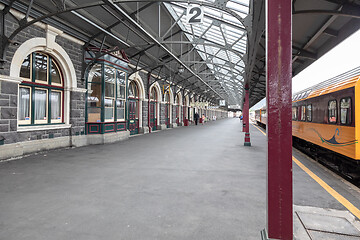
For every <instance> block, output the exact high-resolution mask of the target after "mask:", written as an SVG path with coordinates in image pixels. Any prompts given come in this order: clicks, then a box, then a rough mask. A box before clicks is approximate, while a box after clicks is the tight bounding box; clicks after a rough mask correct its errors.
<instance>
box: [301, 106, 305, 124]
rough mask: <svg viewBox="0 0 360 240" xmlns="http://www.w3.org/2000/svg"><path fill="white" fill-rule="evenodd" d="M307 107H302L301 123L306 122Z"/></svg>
mask: <svg viewBox="0 0 360 240" xmlns="http://www.w3.org/2000/svg"><path fill="white" fill-rule="evenodd" d="M305 110H306V109H305V106H301V121H305V119H306V112H305Z"/></svg>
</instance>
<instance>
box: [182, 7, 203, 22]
mask: <svg viewBox="0 0 360 240" xmlns="http://www.w3.org/2000/svg"><path fill="white" fill-rule="evenodd" d="M203 22H204V8H203V6H199V5H188V7H187V9H186V23H188V24H202V23H203Z"/></svg>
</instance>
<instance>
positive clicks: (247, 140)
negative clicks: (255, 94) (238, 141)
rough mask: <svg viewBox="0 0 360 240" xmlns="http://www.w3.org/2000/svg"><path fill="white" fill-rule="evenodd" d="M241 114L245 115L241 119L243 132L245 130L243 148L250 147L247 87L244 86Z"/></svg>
mask: <svg viewBox="0 0 360 240" xmlns="http://www.w3.org/2000/svg"><path fill="white" fill-rule="evenodd" d="M243 112H244V113H245V116H246V117H244V118H243V123H244V130H245V141H244V146H251V142H250V130H249V129H250V127H249V116H250V114H249V86H248V85H247V84H246V85H245V102H244V109H243Z"/></svg>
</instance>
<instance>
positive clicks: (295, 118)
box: [292, 107, 297, 120]
mask: <svg viewBox="0 0 360 240" xmlns="http://www.w3.org/2000/svg"><path fill="white" fill-rule="evenodd" d="M292 119H293V120H297V108H296V107H293V108H292Z"/></svg>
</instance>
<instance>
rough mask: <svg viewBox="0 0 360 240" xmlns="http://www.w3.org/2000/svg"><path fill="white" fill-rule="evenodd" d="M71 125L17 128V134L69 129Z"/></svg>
mask: <svg viewBox="0 0 360 240" xmlns="http://www.w3.org/2000/svg"><path fill="white" fill-rule="evenodd" d="M70 127H71V124H46V125H38V126H34V125H32V126H19V127H18V128H17V131H18V132H31V131H39V130H53V129H64V128H70Z"/></svg>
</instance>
